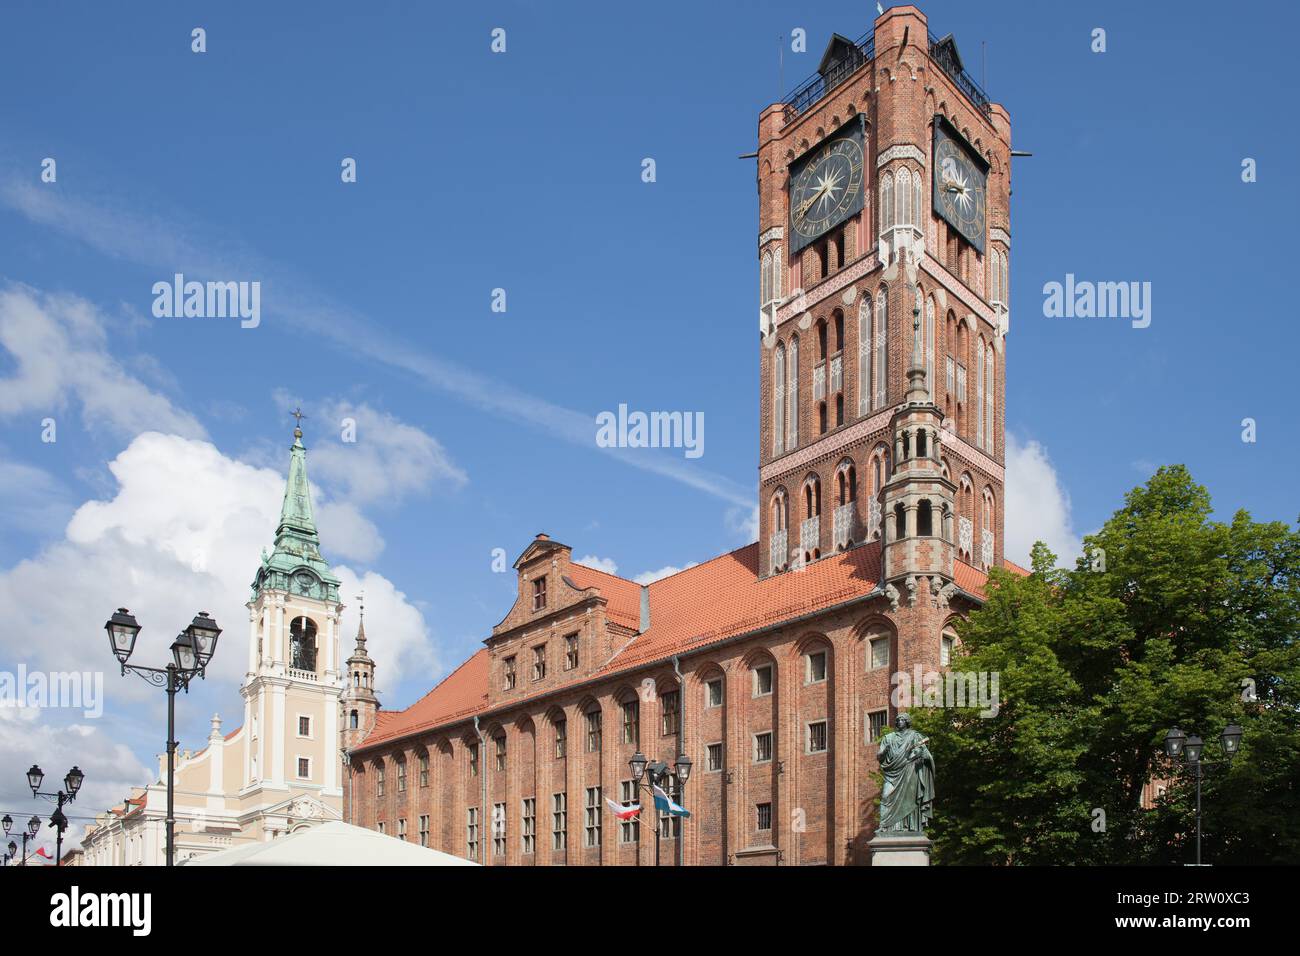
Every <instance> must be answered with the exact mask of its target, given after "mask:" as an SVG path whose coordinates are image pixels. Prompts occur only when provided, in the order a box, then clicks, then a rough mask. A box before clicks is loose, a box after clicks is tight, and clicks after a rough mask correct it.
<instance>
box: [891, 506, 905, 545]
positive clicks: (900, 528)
mask: <svg viewBox="0 0 1300 956" xmlns="http://www.w3.org/2000/svg"><path fill="white" fill-rule="evenodd" d="M906 537H907V511H906V509H904V508H903V503H902V502H901V501H900V502H899V503H898V504H896V505H894V540H895V541H902V540H903V539H904V538H906Z"/></svg>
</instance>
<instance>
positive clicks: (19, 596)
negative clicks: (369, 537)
mask: <svg viewBox="0 0 1300 956" xmlns="http://www.w3.org/2000/svg"><path fill="white" fill-rule="evenodd" d="M285 464H286V468H287V455H286V463H285ZM109 468H110V470H111V472H112V474H113V477H114V478H115V479H116V481H117V489H116V492H115V494H114V495H113V497H112V498H110V499H108V500H104V501H90V502H86V503H85V504H83V505H82V506H81V507H80V508H79V509H77V512H76V513H75V514H74V516H73V518H72V520H71V521H70V522H69V524H68V527H67V532H66V537H65V538H64V539H63V540H60V541H58V542H55V543H54V544H51V545H50V546H48V547H46V548H45V549H44V550H43V551H41V552H40V553H39V554H38V555H36V556H35V557H32V558H29V559H27V560H24V561H21V562H19V563H18V564H17V565H15V566H14V567H12V568H9V569H8V570H5V571H3V572H0V607H5V608H8V609H11V610H10V611H9V619H8V625H7V627H6V628H5V629H4V630H3V631H2V632H0V655H3V656H2V657H0V659H3V660H9V661H23V662H25V663H26V664H27V666H28V667H29V668H37V667H39V668H42V669H45V670H84V669H86V668H93V669H103V670H106V671H110V672H111V670H112V668H111V666H110V665H111V664H112V661H111V658H110V657H109V650H108V647H107V644H106V640H107V639H106V638H105V637H104V633H103V630H102V622H103V621H104V619H106V618H107V617H108V616H109V614H111V613H112V611H113V609H114V608H116V607H118V606H126V607H129V608H131V610H132V611H133V612H134V613H135V614H136V616H137V617H138V618H139V620H140V622H141V624H142V625H144V630H143V631H142V632H141V635H140V644H139V650H138V653H139V656H140V659H141V662H142V663H156V662H161V661H163V659H164V658H165V656H166V654H167V648H168V647H169V645H170V643H171V639H172V637H174V635H175V634H176V632H177V631H179V630H180V629H181V628H182V627H184V625H185V624H187V623H188V622H189V620H190V618H191V617H193V615H194V613H195V612H196V611H199V610H205V611H209V612H211V613H212V615H213V616H214V617H215V618H216V619H217V622H218V623H219V624H220V625H221V626H222V627H223V628H225V633H224V635H223V636H222V640H221V644H220V646H219V648H218V651H217V655H216V657H214V658H213V665H212V669H211V670H210V672H209V680H208V681H207V682H206V683H207V686H208V687H209V688H210V687H212V685H213V683H214V680H215V681H216V682H217V683H218V684H219V699H218V700H216V701H215V702H214V703H215V704H216V706H217V709H220V710H221V711H222V712H223V714H224V716H226V717H227V718H232V717H233V718H236V719H238V711H239V710H241V709H242V708H241V706H240V701H239V698H238V696H237V695H236V694H235V692H234V691H235V688H236V687H237V686H238V684H239V682H240V681H241V680H242V677H243V674H244V671H245V670H246V668H247V650H248V647H247V644H248V613H247V611H246V610H245V608H244V602H245V601H246V600H247V599H248V596H249V587H250V584H251V581H252V578H253V574H254V572H255V571H256V569H257V566H258V555H259V553H260V551H261V550H262V548H263V547H266V548H268V550H269V547H270V545H271V542H272V540H273V537H274V530H275V526H276V524H277V521H278V519H279V514H280V504H281V501H282V499H283V494H284V477H283V475H282V474H280V473H277V472H275V471H272V470H270V469H266V468H256V467H253V466H250V465H247V464H245V463H243V462H240V461H236V460H234V459H231V458H228V457H226V456H225V455H223V454H222V453H221V452H220V451H219V450H218V449H216V448H215V447H214V446H213V445H211V444H209V443H208V442H204V441H197V440H192V439H185V438H181V437H178V436H175V435H162V434H159V433H156V432H149V433H145V434H143V435H140V436H139V437H138V438H136V439H135V440H134V441H133V442H131V444H130V445H129V446H128V447H127V448H126V449H125V450H124V451H123V452H121V454H119V455H118V456H117V458H116V459H114V460H113V461H112V462H111V463H110V464H109ZM344 513H345V512H343V511H336V512H335V514H336V515H338V514H344ZM362 520H364V519H362ZM367 524H368V523H367ZM371 527H373V526H371ZM335 530H344V526H342V525H336V526H335ZM322 547H323V550H324V551H325V554H326V557H327V558H328V557H329V556H330V555H331V553H333V554H338V553H340V552H342V551H349V550H350V551H353V552H356V551H364V550H365V549H366V548H367V547H370V548H372V549H373V547H374V545H373V543H367V542H363V543H362V544H361V545H359V546H358V545H356V544H354V545H353V546H352V547H349V546H348V545H347V544H346V543H345V542H344V541H343V540H341V539H339V540H331V539H329V538H325V539H323V540H322ZM335 571H336V572H337V573H338V575H339V577H340V578H341V579H342V580H343V581H344V588H343V591H342V595H341V596H342V599H343V600H344V601H345V602H346V603H348V604H355V596H356V595H355V591H356V589H357V588H359V587H360V586H363V585H364V586H365V587H366V596H367V601H366V606H367V612H368V614H369V615H373V617H374V620H375V625H374V628H373V630H372V629H371V628H367V631H368V632H369V633H370V634H371V635H372V636H373V638H374V640H373V642H372V644H371V646H372V647H373V648H374V649H375V650H374V653H375V656H376V659H380V660H382V661H383V666H384V670H385V674H386V677H388V679H390V680H393V681H396V680H398V679H400V677H401V676H402V674H403V673H404V672H407V671H413V672H417V673H420V674H427V673H431V672H432V671H433V670H434V665H435V661H434V660H433V657H432V651H431V649H430V647H429V634H428V629H427V627H426V626H425V624H424V621H423V617H422V615H421V614H420V612H419V611H418V610H417V609H415V608H414V607H413V606H411V604H410V602H409V601H407V599H406V597H405V595H403V594H402V593H401V592H400V591H398V590H397V589H396V588H395V587H393V585H392V584H391V583H390V582H387V581H386V580H385V579H384V578H383V577H382V576H379V575H375V574H372V573H367V574H366V575H365V576H364V577H362V578H361V579H360V580H358V576H357V574H356V573H355V572H353V571H352V570H351V569H349V568H347V567H346V566H343V565H336V566H335ZM381 622H382V624H381ZM344 650H345V651H346V650H350V644H347V643H346V642H345V646H344ZM380 654H382V657H381V656H380ZM146 693H147V694H149V696H150V698H152V697H153V696H160V695H156V694H155V693H154V692H153V691H151V690H150V689H149V688H148V687H146V686H145V685H144V684H143V682H141V681H138V680H135V681H126V680H123V679H121V678H119V677H118V675H117V674H116V673H110V674H109V676H108V678H107V687H106V695H107V698H108V704H109V706H110V707H112V705H113V704H114V702H115V701H121V700H124V699H127V700H130V699H135V700H139V699H143V697H144V695H145V694H146ZM216 693H217V692H216V691H214V692H213V694H216ZM207 696H208V695H207V694H205V695H204V697H207ZM204 706H205V707H206V706H207V703H206V702H205V703H204ZM208 713H211V710H210V709H209V710H208ZM232 726H233V725H232Z"/></svg>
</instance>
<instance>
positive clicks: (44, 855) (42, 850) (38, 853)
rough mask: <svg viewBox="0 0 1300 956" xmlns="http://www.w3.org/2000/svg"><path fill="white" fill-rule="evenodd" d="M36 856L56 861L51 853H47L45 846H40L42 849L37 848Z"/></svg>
mask: <svg viewBox="0 0 1300 956" xmlns="http://www.w3.org/2000/svg"><path fill="white" fill-rule="evenodd" d="M36 855H37V856H43V857H45V859H47V860H52V859H54V857H52V856H50V855H49V853H47V852H45V847H43V846H40V847H37V848H36Z"/></svg>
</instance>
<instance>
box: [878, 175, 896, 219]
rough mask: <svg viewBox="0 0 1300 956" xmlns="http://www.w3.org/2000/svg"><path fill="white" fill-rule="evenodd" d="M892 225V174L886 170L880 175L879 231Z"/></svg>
mask: <svg viewBox="0 0 1300 956" xmlns="http://www.w3.org/2000/svg"><path fill="white" fill-rule="evenodd" d="M893 226H894V174H893V173H891V172H889V171H888V170H886V171H885V172H884V173H883V174H881V177H880V231H881V232H887V231H888V230H890V229H892V228H893Z"/></svg>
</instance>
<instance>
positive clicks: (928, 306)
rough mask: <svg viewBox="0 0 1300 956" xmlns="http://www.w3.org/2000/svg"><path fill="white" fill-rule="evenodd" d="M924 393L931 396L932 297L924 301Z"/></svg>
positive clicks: (932, 375) (932, 391) (932, 365)
mask: <svg viewBox="0 0 1300 956" xmlns="http://www.w3.org/2000/svg"><path fill="white" fill-rule="evenodd" d="M924 331H925V393H926V395H929V396H933V395H934V394H935V387H934V296H931V297H930V298H928V299H926V300H925V330H924Z"/></svg>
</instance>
